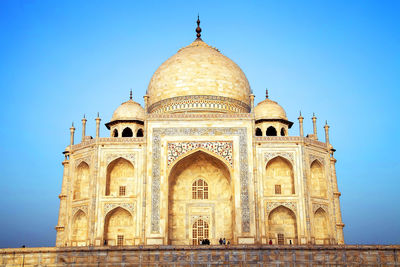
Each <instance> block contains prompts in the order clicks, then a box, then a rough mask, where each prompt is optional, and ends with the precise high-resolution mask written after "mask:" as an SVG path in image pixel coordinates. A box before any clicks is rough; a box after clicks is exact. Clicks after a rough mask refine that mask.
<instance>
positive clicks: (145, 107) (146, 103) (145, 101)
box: [143, 95, 149, 114]
mask: <svg viewBox="0 0 400 267" xmlns="http://www.w3.org/2000/svg"><path fill="white" fill-rule="evenodd" d="M143 98H144V112H145V113H146V114H147V113H148V108H149V107H148V102H149V96H148V95H145V96H143Z"/></svg>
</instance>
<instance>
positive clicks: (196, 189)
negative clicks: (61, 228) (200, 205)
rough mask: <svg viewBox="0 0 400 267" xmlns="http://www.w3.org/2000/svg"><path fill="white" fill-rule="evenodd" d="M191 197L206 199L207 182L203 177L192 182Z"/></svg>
mask: <svg viewBox="0 0 400 267" xmlns="http://www.w3.org/2000/svg"><path fill="white" fill-rule="evenodd" d="M192 199H208V184H207V182H206V181H204V180H203V179H198V180H196V181H195V182H194V183H193V184H192Z"/></svg>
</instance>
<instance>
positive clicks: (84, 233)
mask: <svg viewBox="0 0 400 267" xmlns="http://www.w3.org/2000/svg"><path fill="white" fill-rule="evenodd" d="M71 232H72V237H71V239H72V242H73V243H75V242H76V245H77V246H86V240H87V239H88V220H87V216H86V214H85V213H84V212H83V211H82V210H78V211H77V212H76V213H75V215H74V217H73V219H72V231H71Z"/></svg>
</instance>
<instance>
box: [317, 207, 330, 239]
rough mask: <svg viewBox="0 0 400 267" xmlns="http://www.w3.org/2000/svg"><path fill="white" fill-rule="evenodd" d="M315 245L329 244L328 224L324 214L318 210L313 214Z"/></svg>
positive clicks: (321, 210) (320, 209)
mask: <svg viewBox="0 0 400 267" xmlns="http://www.w3.org/2000/svg"><path fill="white" fill-rule="evenodd" d="M314 236H315V244H317V245H323V244H329V224H328V216H327V214H326V212H325V211H324V210H323V209H322V208H319V209H317V210H316V212H315V214H314Z"/></svg>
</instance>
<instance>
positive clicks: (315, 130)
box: [311, 113, 318, 140]
mask: <svg viewBox="0 0 400 267" xmlns="http://www.w3.org/2000/svg"><path fill="white" fill-rule="evenodd" d="M311 119H312V122H313V128H314V138H315V140H318V135H317V117H315V114H314V113H313V116H312V118H311Z"/></svg>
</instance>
